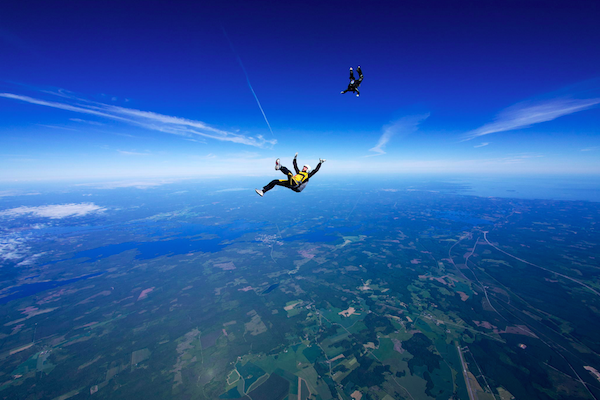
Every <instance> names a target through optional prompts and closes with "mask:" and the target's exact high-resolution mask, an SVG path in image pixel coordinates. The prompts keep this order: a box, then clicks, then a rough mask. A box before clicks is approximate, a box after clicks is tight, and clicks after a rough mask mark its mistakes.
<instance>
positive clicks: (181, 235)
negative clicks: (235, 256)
mask: <svg viewBox="0 0 600 400" xmlns="http://www.w3.org/2000/svg"><path fill="white" fill-rule="evenodd" d="M261 226H262V224H260V225H257V224H249V223H247V222H245V221H234V222H233V223H231V224H223V225H201V224H181V225H177V227H176V228H166V229H162V228H160V229H158V230H156V231H154V232H153V233H152V234H150V235H149V236H151V237H157V236H164V235H165V234H166V235H167V239H166V240H157V241H153V242H124V243H118V244H109V245H107V246H102V247H97V248H94V249H89V250H84V251H80V252H78V253H76V254H75V255H74V257H73V258H89V259H91V260H93V261H95V260H98V259H100V258H105V257H110V256H113V255H116V254H120V253H122V252H124V251H128V250H136V251H137V253H138V254H137V255H136V259H139V260H148V259H151V258H156V257H159V256H164V255H178V254H187V253H191V252H198V251H201V252H204V253H216V252H218V251H220V250H222V249H223V248H224V247H225V246H227V245H228V243H224V242H226V241H230V240H234V239H238V238H240V237H241V236H243V235H245V234H246V233H250V232H256V231H257V230H259V229H260V228H261ZM198 235H216V236H218V238H214V239H201V238H199V237H197V236H198ZM190 236H192V237H190ZM193 236H196V237H193Z"/></svg>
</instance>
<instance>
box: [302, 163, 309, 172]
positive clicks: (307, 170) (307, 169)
mask: <svg viewBox="0 0 600 400" xmlns="http://www.w3.org/2000/svg"><path fill="white" fill-rule="evenodd" d="M304 167H306V172H310V165H308V164H304ZM304 167H302V168H304Z"/></svg>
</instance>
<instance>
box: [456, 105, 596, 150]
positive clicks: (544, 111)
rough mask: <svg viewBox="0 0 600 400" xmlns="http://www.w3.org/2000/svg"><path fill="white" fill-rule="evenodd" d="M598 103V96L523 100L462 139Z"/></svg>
mask: <svg viewBox="0 0 600 400" xmlns="http://www.w3.org/2000/svg"><path fill="white" fill-rule="evenodd" d="M598 104H600V98H593V99H568V98H560V99H553V100H546V101H540V102H536V103H533V102H523V103H518V104H515V105H514V106H512V107H509V108H507V109H505V110H503V111H501V112H500V113H499V114H498V116H497V117H496V119H495V121H494V122H491V123H489V124H485V125H483V126H482V127H480V128H477V129H475V130H473V131H471V132H468V133H467V134H466V135H465V137H464V140H471V139H475V138H476V137H480V136H484V135H489V134H490V133H497V132H505V131H512V130H514V129H520V128H527V127H530V126H531V125H534V124H539V123H540V122H547V121H552V120H554V119H556V118H559V117H562V116H564V115H569V114H573V113H576V112H578V111H583V110H587V109H589V108H592V107H594V106H596V105H598Z"/></svg>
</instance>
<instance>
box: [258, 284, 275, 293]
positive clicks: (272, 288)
mask: <svg viewBox="0 0 600 400" xmlns="http://www.w3.org/2000/svg"><path fill="white" fill-rule="evenodd" d="M278 286H279V283H275V284H273V285H271V286H269V287H268V288H267V289H266V290H265V291H264V292H262V294H267V293H271V292H272V291H273V290H275V289H277V287H278Z"/></svg>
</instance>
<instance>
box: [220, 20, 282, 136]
mask: <svg viewBox="0 0 600 400" xmlns="http://www.w3.org/2000/svg"><path fill="white" fill-rule="evenodd" d="M221 29H223V34H224V35H225V38H227V41H228V42H229V46H230V47H231V51H233V54H234V55H235V58H237V60H238V63H240V67H242V70H243V71H244V75H246V82H248V87H249V88H250V91H251V92H252V95H253V96H254V98H255V99H256V104H258V108H260V112H261V113H262V115H263V117H264V118H265V122H266V123H267V126H268V127H269V130H270V131H271V135H273V137H275V134H274V133H273V129H271V124H270V123H269V120H268V119H267V115H266V114H265V111H264V110H263V108H262V106H261V105H260V101H259V100H258V96H256V93H254V89H253V88H252V84H251V83H250V78H249V77H248V72H246V68H245V67H244V63H243V62H242V59H241V58H240V56H238V54H237V51H235V47H233V43H232V42H231V39H229V36H227V32H226V31H225V28H224V27H222V26H221Z"/></svg>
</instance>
